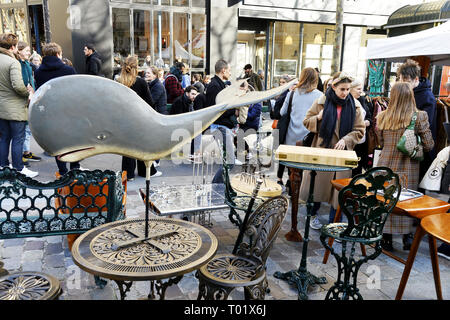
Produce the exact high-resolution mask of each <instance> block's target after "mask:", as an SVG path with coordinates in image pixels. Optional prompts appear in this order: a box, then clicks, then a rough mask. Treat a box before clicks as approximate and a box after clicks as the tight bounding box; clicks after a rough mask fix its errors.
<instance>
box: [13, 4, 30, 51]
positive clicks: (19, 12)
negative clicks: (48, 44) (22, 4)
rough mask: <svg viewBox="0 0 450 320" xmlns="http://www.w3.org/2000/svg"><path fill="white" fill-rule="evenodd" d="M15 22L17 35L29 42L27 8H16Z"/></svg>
mask: <svg viewBox="0 0 450 320" xmlns="http://www.w3.org/2000/svg"><path fill="white" fill-rule="evenodd" d="M14 23H15V29H16V35H17V36H18V37H19V39H20V40H21V41H24V42H27V43H28V33H27V23H26V16H25V10H24V9H23V8H16V9H14Z"/></svg>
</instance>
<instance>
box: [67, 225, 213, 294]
mask: <svg viewBox="0 0 450 320" xmlns="http://www.w3.org/2000/svg"><path fill="white" fill-rule="evenodd" d="M144 234H145V220H143V219H130V220H122V221H116V222H112V223H108V224H105V225H102V226H99V227H97V228H94V229H92V230H90V231H88V232H86V233H84V234H83V235H81V236H80V237H79V238H78V239H77V240H76V241H75V243H74V245H73V248H72V257H73V261H74V262H75V264H76V265H77V266H79V267H80V268H81V269H82V270H84V271H86V272H88V273H91V274H93V275H96V276H99V277H103V278H107V279H111V280H114V281H115V282H116V283H117V285H118V286H119V290H120V297H121V300H124V299H125V297H126V293H127V292H128V291H129V290H130V287H131V285H132V283H133V281H151V288H150V294H149V296H148V298H149V299H154V298H155V293H156V294H158V295H159V298H160V299H161V300H163V299H164V297H165V291H166V289H167V287H169V286H170V285H172V284H177V283H178V282H179V281H180V280H181V278H182V277H183V275H184V274H186V273H189V272H191V271H194V270H197V269H199V268H200V267H201V266H203V265H204V264H206V263H207V262H208V261H209V260H210V259H211V258H212V257H213V256H214V254H215V253H216V251H217V246H218V241H217V238H216V237H215V236H214V234H212V233H211V232H210V231H209V230H208V229H206V228H204V227H202V226H200V225H198V224H195V223H192V222H188V221H184V220H178V219H170V218H149V224H148V238H145V237H144ZM164 279H169V280H168V281H167V282H165V283H163V282H162V280H164Z"/></svg>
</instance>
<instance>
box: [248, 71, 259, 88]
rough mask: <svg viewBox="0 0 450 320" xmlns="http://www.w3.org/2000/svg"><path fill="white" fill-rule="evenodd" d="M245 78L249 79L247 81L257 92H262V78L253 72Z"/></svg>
mask: <svg viewBox="0 0 450 320" xmlns="http://www.w3.org/2000/svg"><path fill="white" fill-rule="evenodd" d="M245 77H249V79H248V80H247V82H248V84H249V85H251V86H252V87H253V88H254V89H255V90H256V91H262V90H263V87H262V82H261V78H260V77H259V76H258V75H257V74H256V73H254V72H253V71H252V72H251V73H250V74H246V75H245Z"/></svg>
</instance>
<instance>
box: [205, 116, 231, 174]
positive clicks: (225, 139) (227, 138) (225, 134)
mask: <svg viewBox="0 0 450 320" xmlns="http://www.w3.org/2000/svg"><path fill="white" fill-rule="evenodd" d="M216 130H219V131H220V132H221V133H222V143H224V144H225V151H226V155H227V158H226V160H225V161H226V163H227V164H228V166H229V168H230V170H231V169H232V168H233V166H234V160H235V156H234V141H233V140H234V137H233V133H232V132H231V129H229V128H227V127H225V126H222V125H218V124H212V125H211V133H213V132H214V131H216ZM212 183H223V166H221V167H220V169H219V170H217V172H216V174H215V175H214V178H213V180H212Z"/></svg>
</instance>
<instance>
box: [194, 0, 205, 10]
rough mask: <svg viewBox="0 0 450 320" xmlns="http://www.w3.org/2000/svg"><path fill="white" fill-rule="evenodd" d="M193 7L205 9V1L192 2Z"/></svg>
mask: <svg viewBox="0 0 450 320" xmlns="http://www.w3.org/2000/svg"><path fill="white" fill-rule="evenodd" d="M191 1H192V6H193V7H197V8H205V0H191Z"/></svg>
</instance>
